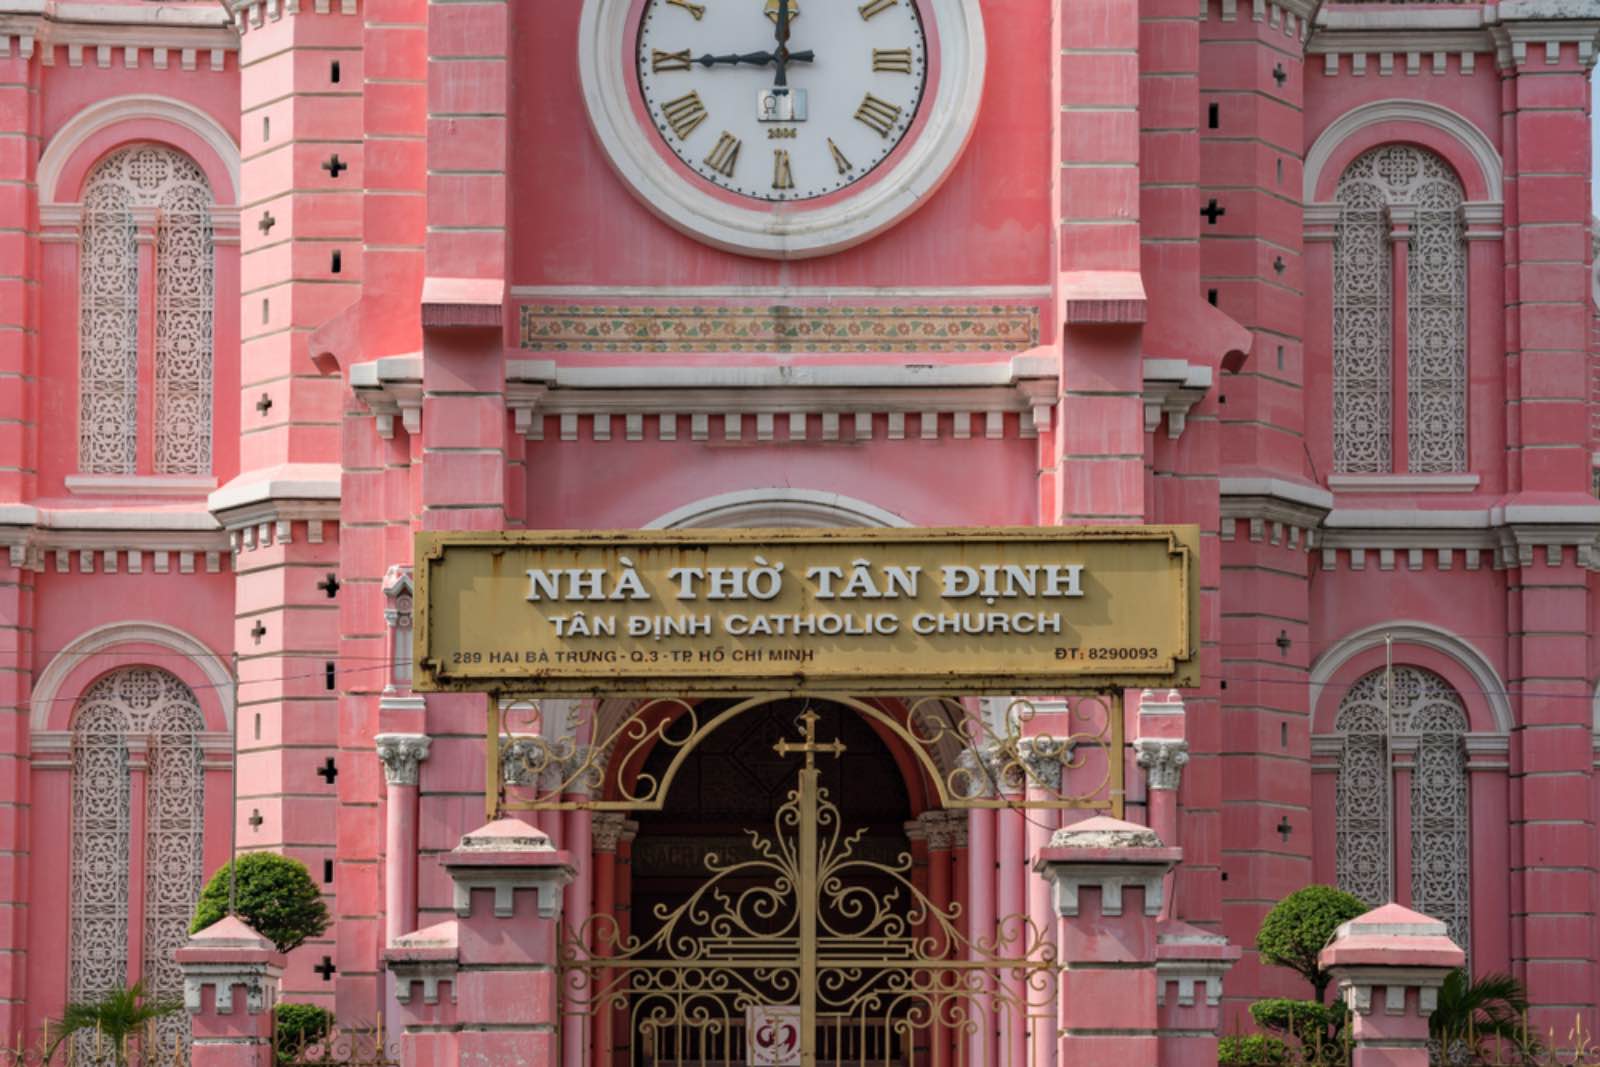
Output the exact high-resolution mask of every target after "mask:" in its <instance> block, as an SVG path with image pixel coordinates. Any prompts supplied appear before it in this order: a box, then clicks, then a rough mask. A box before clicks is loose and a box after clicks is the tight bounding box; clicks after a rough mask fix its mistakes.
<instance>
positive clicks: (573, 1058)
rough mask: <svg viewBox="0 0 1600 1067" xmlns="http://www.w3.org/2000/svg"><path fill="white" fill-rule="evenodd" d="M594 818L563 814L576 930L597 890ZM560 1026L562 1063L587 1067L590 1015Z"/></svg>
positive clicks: (566, 1018) (570, 920) (571, 920)
mask: <svg viewBox="0 0 1600 1067" xmlns="http://www.w3.org/2000/svg"><path fill="white" fill-rule="evenodd" d="M565 799H567V800H575V801H576V800H587V799H588V797H586V796H581V795H579V794H575V793H569V794H567V795H566V797H565ZM592 818H593V816H592V815H591V814H590V813H589V812H588V811H586V810H580V811H568V812H563V813H562V817H561V823H562V826H563V828H564V831H565V832H564V834H563V840H564V842H565V848H566V849H567V851H568V853H570V854H571V855H572V856H574V857H575V858H576V872H575V875H574V878H573V882H572V892H571V893H569V894H567V897H568V899H567V919H566V924H567V926H569V927H570V928H571V929H572V930H573V931H578V930H582V929H583V928H584V924H585V923H587V922H588V921H589V914H590V911H589V909H590V908H591V907H592V901H593V897H592V894H593V892H594V852H593V844H592V841H593V837H592V834H591V823H590V820H591V819H592ZM560 1025H561V1062H562V1063H563V1064H564V1065H565V1067H584V1062H585V1061H586V1060H587V1059H588V1056H589V1046H590V1027H589V1017H588V1016H587V1015H582V1014H578V1013H576V1012H573V1013H570V1014H567V1015H563V1016H561V1020H560Z"/></svg>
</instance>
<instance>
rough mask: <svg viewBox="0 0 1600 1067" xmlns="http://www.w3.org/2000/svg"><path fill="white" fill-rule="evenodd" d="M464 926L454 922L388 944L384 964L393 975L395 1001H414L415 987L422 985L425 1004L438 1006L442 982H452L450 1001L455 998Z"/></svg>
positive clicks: (416, 931) (432, 927) (414, 933)
mask: <svg viewBox="0 0 1600 1067" xmlns="http://www.w3.org/2000/svg"><path fill="white" fill-rule="evenodd" d="M460 948H461V927H460V924H458V923H457V922H456V920H454V919H446V920H445V921H444V922H442V923H435V924H434V925H432V926H428V927H424V928H423V929H421V930H415V931H413V932H411V933H409V934H402V935H401V936H399V937H397V938H395V939H394V940H393V941H391V942H389V947H388V948H387V949H385V950H384V953H383V959H384V962H385V963H387V964H388V965H389V971H390V973H392V974H393V975H394V995H395V999H396V1000H398V1001H399V1002H400V1003H402V1004H408V1003H410V1001H411V991H412V987H413V986H414V985H415V984H416V983H417V982H421V983H422V1002H423V1003H424V1004H437V1003H439V983H440V982H449V983H450V1000H451V1002H452V1003H453V1002H454V1001H455V999H456V982H455V976H456V971H457V970H459V969H460Z"/></svg>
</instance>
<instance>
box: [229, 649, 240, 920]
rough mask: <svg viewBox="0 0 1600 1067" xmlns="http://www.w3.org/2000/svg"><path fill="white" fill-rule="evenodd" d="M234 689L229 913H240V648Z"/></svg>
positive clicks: (235, 660) (235, 658)
mask: <svg viewBox="0 0 1600 1067" xmlns="http://www.w3.org/2000/svg"><path fill="white" fill-rule="evenodd" d="M229 683H230V685H231V686H232V691H233V736H232V737H231V738H229V740H230V741H231V743H232V745H233V766H232V767H231V768H229V772H228V773H229V779H230V781H231V782H232V783H233V805H232V809H231V810H230V811H229V812H228V914H229V915H238V913H239V863H238V859H239V714H240V712H239V650H238V649H234V651H233V671H232V677H231V678H230V679H229Z"/></svg>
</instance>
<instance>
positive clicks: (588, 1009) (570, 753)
mask: <svg viewBox="0 0 1600 1067" xmlns="http://www.w3.org/2000/svg"><path fill="white" fill-rule="evenodd" d="M790 698H791V695H790V694H763V695H758V696H752V697H748V698H746V699H744V700H740V701H737V702H735V703H732V704H731V705H729V706H725V707H720V708H718V709H717V710H715V711H714V712H713V713H711V714H704V713H703V712H702V710H701V709H702V705H701V704H699V703H697V702H694V701H690V700H685V699H681V698H665V699H655V700H646V701H642V702H640V705H639V707H638V708H637V709H635V710H631V711H629V712H627V713H625V714H624V715H622V716H621V717H620V719H618V720H616V721H608V720H606V719H605V718H603V717H601V716H600V715H599V714H598V712H586V711H581V710H578V709H574V708H571V707H570V706H569V707H566V708H563V709H562V711H564V712H566V713H567V714H569V715H571V714H573V713H574V712H575V711H576V712H577V714H576V721H574V720H573V719H568V720H567V724H566V727H565V728H564V729H562V730H560V731H559V732H558V735H557V736H551V735H548V734H544V733H535V732H533V731H531V730H529V731H526V732H524V731H523V730H519V729H517V728H516V727H518V726H519V725H521V726H530V727H531V726H540V727H544V726H547V725H550V723H548V722H547V721H544V720H546V719H547V715H546V713H545V711H544V709H542V708H540V707H538V706H537V705H536V704H535V703H533V702H512V703H511V705H510V706H509V707H508V708H507V709H505V710H504V711H502V710H501V708H500V701H498V700H496V701H494V702H493V704H492V708H491V711H490V717H491V721H492V722H493V724H494V733H493V735H492V740H491V744H490V750H491V759H492V760H493V767H494V769H493V770H491V771H489V773H490V775H491V781H493V782H495V783H496V786H497V788H496V791H495V793H494V796H493V798H492V799H491V801H490V808H491V815H498V814H505V813H509V812H517V811H525V812H556V811H563V810H566V811H572V810H586V811H590V812H617V811H622V812H640V811H658V810H660V809H661V807H662V805H663V804H664V803H665V801H666V799H667V796H668V794H669V792H670V790H671V787H672V784H673V781H674V779H675V778H677V777H678V773H679V771H680V770H681V768H682V767H683V766H684V763H685V761H686V760H687V759H688V758H689V757H690V756H691V754H692V753H693V752H694V750H695V749H696V747H697V746H698V745H699V744H700V743H701V742H702V741H703V740H704V739H705V738H706V737H708V736H709V735H710V734H711V733H712V732H714V731H716V730H717V729H719V728H723V727H726V726H728V725H729V724H730V723H732V722H734V721H735V720H737V719H738V718H739V717H740V716H743V715H746V714H748V713H750V712H752V711H755V710H758V709H760V708H762V707H764V706H767V705H770V704H772V703H773V702H774V701H780V700H785V699H790ZM814 704H815V705H822V706H830V707H833V708H838V709H841V710H842V711H844V712H847V713H854V714H856V715H859V716H861V717H862V718H864V719H866V720H868V721H869V722H871V723H872V724H873V725H874V726H876V727H877V728H878V729H879V730H880V732H882V733H885V734H887V735H888V736H890V737H891V738H893V740H894V741H895V742H897V743H898V744H899V745H900V746H902V750H903V751H904V752H906V753H910V754H911V755H912V757H913V759H914V761H915V763H916V764H917V765H918V766H920V767H921V768H923V769H924V770H925V772H926V774H927V778H928V781H929V782H931V783H932V784H933V786H934V791H935V793H936V795H937V798H938V801H939V804H940V807H941V808H942V809H943V810H945V811H947V812H959V813H962V817H963V818H964V817H965V812H966V811H969V810H985V809H996V810H1003V811H1011V812H1014V813H1016V817H1018V818H1030V817H1031V818H1038V817H1041V816H1043V815H1044V814H1045V813H1048V812H1052V811H1059V810H1062V809H1088V810H1099V811H1105V812H1108V813H1110V814H1113V815H1120V814H1121V813H1122V798H1123V780H1122V774H1123V761H1122V760H1121V759H1120V758H1116V757H1115V754H1117V753H1120V752H1121V751H1122V739H1123V738H1122V733H1123V727H1122V722H1123V719H1122V707H1121V700H1120V697H1119V696H1117V695H1115V694H1112V695H1094V696H1090V695H1084V696H1079V697H1077V698H1074V699H1072V700H1070V701H1068V702H1066V703H1065V704H1064V705H1063V706H1061V707H1060V708H1057V709H1053V711H1054V715H1053V719H1054V720H1055V721H1057V722H1071V723H1074V724H1076V729H1073V730H1072V731H1071V732H1068V733H1065V734H1060V735H1057V734H1049V733H1043V732H1038V731H1037V730H1036V729H1034V727H1035V723H1036V721H1037V719H1038V718H1039V708H1038V706H1037V705H1035V704H1034V703H1032V702H1030V701H1026V700H1020V699H1019V700H1013V701H1010V702H1009V703H1008V706H1007V707H1006V708H1005V711H1004V714H1003V717H1002V721H1003V722H1004V723H1005V724H1006V725H1007V726H1008V727H1009V729H1007V730H1005V731H1004V732H1003V733H1002V732H998V731H995V730H993V729H986V728H985V727H986V724H985V723H984V722H982V720H981V719H980V718H979V717H978V716H977V715H975V714H973V709H972V702H971V701H969V700H961V699H957V698H922V699H920V700H917V701H914V702H912V703H911V704H910V706H909V707H908V708H905V709H903V714H895V713H892V712H891V711H890V710H888V709H887V708H886V707H885V706H883V704H881V703H879V702H872V701H864V700H860V699H858V698H854V697H850V696H846V695H841V694H817V695H813V696H811V697H809V698H804V699H803V704H802V707H803V710H802V711H800V712H799V713H798V714H797V715H795V716H794V718H793V731H792V739H789V738H786V739H784V740H781V741H779V742H778V743H777V744H775V745H774V746H773V748H774V751H775V752H776V753H778V754H779V755H781V756H786V757H792V758H793V760H794V763H795V773H794V785H793V787H792V788H791V789H789V790H788V793H787V798H786V800H785V801H784V803H783V804H782V805H781V806H780V807H779V808H778V809H777V811H776V813H775V814H774V816H773V818H772V821H771V825H770V826H765V827H750V828H747V829H746V831H745V832H746V834H747V835H748V838H749V847H748V849H747V850H745V851H744V854H742V855H736V856H724V855H720V854H718V853H716V852H708V853H706V854H705V855H704V857H703V865H704V878H703V881H702V882H701V883H700V884H699V885H698V886H697V887H696V888H695V889H694V891H693V892H692V893H691V894H690V895H689V896H688V899H687V900H685V901H684V902H683V903H681V904H679V905H678V906H676V907H673V908H667V907H665V906H663V905H657V906H656V908H655V913H654V915H653V916H651V918H652V919H653V920H654V922H653V924H652V925H653V927H654V929H653V930H651V931H650V932H649V933H647V934H645V935H642V936H641V935H640V934H638V933H635V932H633V931H632V930H631V929H630V928H629V925H628V924H626V923H624V922H623V921H621V919H620V918H619V916H618V915H617V914H595V915H593V916H591V917H589V918H588V919H587V920H585V921H583V922H581V923H580V924H579V925H577V926H574V925H572V924H570V923H565V924H564V925H563V927H562V931H561V938H560V949H559V969H560V990H561V1000H562V1003H561V1011H562V1014H563V1015H564V1016H581V1017H585V1018H589V1019H592V1020H593V1023H592V1025H593V1027H594V1028H595V1030H596V1032H598V1033H601V1034H609V1035H610V1040H609V1047H610V1048H611V1049H613V1050H614V1056H613V1058H612V1062H613V1063H615V1064H618V1065H625V1064H629V1065H631V1064H638V1065H641V1067H645V1065H651V1067H653V1065H667V1064H672V1065H677V1064H718V1065H721V1064H746V1063H757V1064H774V1065H781V1064H789V1063H796V1064H806V1065H811V1064H845V1063H850V1064H869V1063H870V1064H883V1065H890V1064H893V1065H907V1067H910V1065H913V1064H927V1065H930V1067H957V1065H968V1064H970V1065H972V1067H989V1065H993V1067H1024V1065H1026V1064H1031V1063H1033V1062H1036V1061H1035V1058H1034V1055H1033V1052H1034V1050H1035V1049H1036V1048H1037V1045H1038V1043H1039V1042H1041V1041H1047V1040H1053V1039H1054V1037H1055V1032H1054V1028H1053V1019H1054V1011H1053V1005H1054V1003H1055V998H1056V956H1055V949H1054V944H1053V942H1054V938H1053V936H1052V935H1051V932H1050V930H1049V929H1048V928H1041V927H1040V925H1038V924H1037V923H1036V922H1035V921H1034V919H1033V918H1032V917H1030V916H1028V915H1025V914H1010V915H1002V916H999V917H997V918H996V920H995V925H994V928H993V932H992V933H991V932H989V931H987V930H985V931H983V932H979V931H973V930H971V929H970V925H969V924H968V923H967V922H964V921H963V919H964V914H965V911H966V909H964V907H963V905H962V904H960V903H956V902H953V901H951V900H946V901H943V902H941V901H939V900H935V899H934V898H933V897H932V896H930V894H929V893H928V892H927V891H925V890H924V889H922V888H920V887H919V886H918V885H917V884H916V883H915V881H914V880H913V877H912V867H913V859H912V856H911V854H910V852H909V851H902V852H901V853H900V854H899V855H897V856H895V857H893V858H890V859H888V860H882V859H874V858H871V857H868V856H864V855H860V854H858V846H859V845H860V843H861V840H862V834H863V832H864V831H863V829H862V828H859V827H856V828H852V827H850V826H847V825H846V818H847V816H846V814H845V813H844V812H842V811H841V809H840V807H839V806H838V805H837V804H836V803H834V801H833V799H832V798H831V797H830V796H829V794H828V791H827V790H826V789H825V788H823V787H822V786H821V784H820V780H821V776H822V775H821V770H820V768H819V765H818V761H819V760H825V759H829V758H837V757H839V756H841V755H843V754H844V753H845V751H846V749H845V746H844V745H843V743H842V742H840V741H839V740H837V739H824V738H823V737H821V736H819V724H820V723H821V722H822V717H821V716H820V715H819V714H818V713H817V711H815V710H813V705H814ZM519 720H520V721H519ZM575 725H577V726H579V728H578V729H576V730H574V729H573V726H575ZM585 734H587V735H588V736H591V737H594V738H596V740H597V743H596V744H592V745H583V744H581V743H579V742H578V741H577V738H578V737H581V736H584V735H585ZM983 738H987V740H980V739H983ZM663 752H664V753H666V754H667V755H666V758H665V759H663V758H661V756H662V753H663ZM650 753H654V754H655V755H656V757H657V758H656V759H655V760H653V761H651V764H650V765H651V766H657V767H660V766H663V765H664V767H665V769H664V770H663V771H661V772H659V773H651V772H641V773H638V774H635V775H632V776H631V777H630V778H628V779H619V778H618V776H617V775H616V774H615V773H614V772H615V769H616V768H628V767H639V766H643V765H644V760H643V758H642V757H644V756H645V755H646V754H650ZM940 754H945V755H949V754H954V755H956V757H957V758H956V759H953V760H952V759H940V758H939V756H940ZM979 754H981V758H979ZM963 756H965V757H967V758H960V757H963ZM1051 769H1056V773H1051ZM954 890H955V891H954V892H953V893H951V894H950V895H951V896H954V895H956V894H958V893H959V894H960V895H963V896H964V895H965V887H964V886H963V887H954ZM1009 1034H1023V1035H1025V1040H1024V1041H1022V1042H1021V1043H1020V1045H1019V1043H1018V1042H1016V1041H1014V1040H1010V1039H1009V1038H1003V1037H1001V1036H1000V1035H1009ZM762 1050H767V1053H770V1055H767V1058H762V1057H763V1055H764V1053H763V1051H762ZM785 1053H793V1055H792V1056H791V1055H785Z"/></svg>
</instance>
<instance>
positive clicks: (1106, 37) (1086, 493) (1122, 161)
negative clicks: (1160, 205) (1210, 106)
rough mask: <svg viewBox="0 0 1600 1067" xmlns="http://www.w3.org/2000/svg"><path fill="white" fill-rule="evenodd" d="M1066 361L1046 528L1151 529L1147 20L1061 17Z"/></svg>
mask: <svg viewBox="0 0 1600 1067" xmlns="http://www.w3.org/2000/svg"><path fill="white" fill-rule="evenodd" d="M1058 17H1059V19H1060V26H1061V42H1060V49H1061V53H1060V54H1061V65H1060V74H1059V85H1060V96H1061V111H1060V114H1059V116H1058V118H1059V127H1058V130H1057V138H1058V140H1059V144H1060V166H1061V170H1060V198H1059V201H1058V202H1057V203H1055V204H1053V205H1052V207H1053V209H1054V210H1055V211H1056V212H1057V214H1058V216H1059V218H1060V238H1059V249H1060V274H1059V278H1058V282H1057V290H1058V292H1059V294H1060V300H1061V307H1062V316H1063V317H1062V321H1063V322H1064V323H1065V342H1064V345H1063V351H1062V374H1061V388H1062V393H1061V405H1060V409H1059V412H1058V414H1059V420H1060V421H1059V422H1058V423H1057V425H1058V427H1059V433H1058V435H1057V450H1056V451H1057V454H1056V456H1055V457H1054V459H1055V464H1056V474H1057V492H1056V499H1055V501H1054V504H1053V506H1047V508H1046V514H1045V521H1046V522H1068V523H1070V522H1142V521H1144V441H1143V421H1142V420H1143V405H1142V402H1141V400H1140V395H1141V390H1142V388H1143V369H1142V362H1141V360H1140V343H1139V337H1140V325H1141V324H1142V323H1143V322H1144V320H1145V299H1144V290H1143V287H1142V286H1141V284H1140V282H1139V113H1138V105H1139V55H1138V48H1139V13H1138V8H1137V6H1136V5H1134V4H1130V3H1124V2H1122V0H1072V2H1070V3H1062V4H1061V5H1060V8H1059V16H1058Z"/></svg>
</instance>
